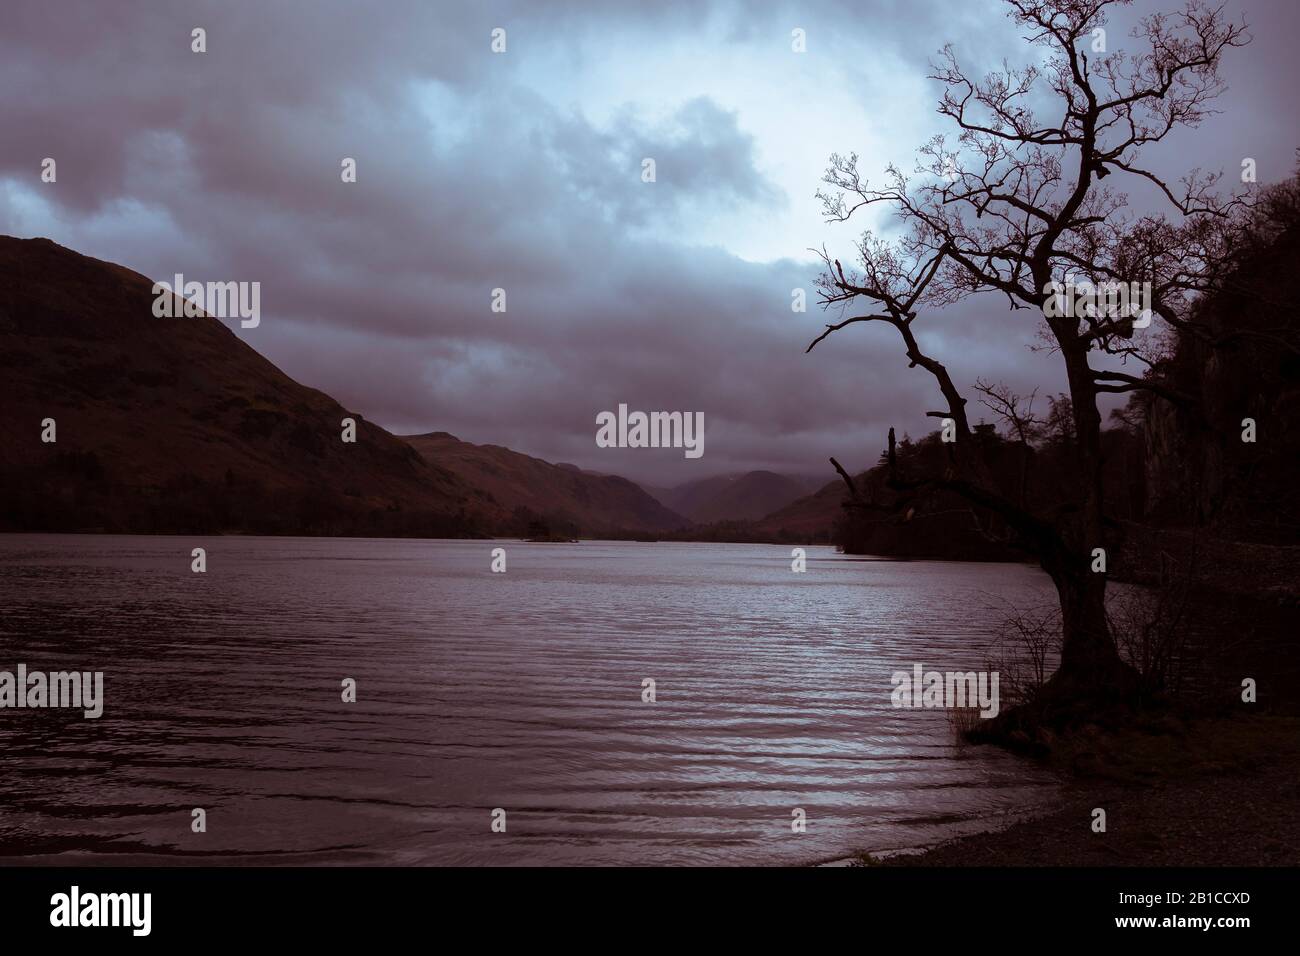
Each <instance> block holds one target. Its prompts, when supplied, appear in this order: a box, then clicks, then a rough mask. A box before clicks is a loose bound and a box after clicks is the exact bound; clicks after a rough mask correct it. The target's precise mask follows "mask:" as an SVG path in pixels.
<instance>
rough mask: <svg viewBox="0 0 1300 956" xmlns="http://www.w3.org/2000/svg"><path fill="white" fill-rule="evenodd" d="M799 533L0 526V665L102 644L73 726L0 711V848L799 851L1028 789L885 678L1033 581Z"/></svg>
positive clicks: (994, 809)
mask: <svg viewBox="0 0 1300 956" xmlns="http://www.w3.org/2000/svg"><path fill="white" fill-rule="evenodd" d="M199 546H202V547H205V548H206V549H207V573H206V574H194V573H192V572H191V571H190V560H191V559H190V549H191V548H194V547H199ZM497 546H502V547H505V548H506V550H507V553H508V562H509V563H508V568H509V570H508V572H507V573H505V574H493V573H491V572H490V570H489V564H490V551H491V549H492V548H493V547H497ZM808 557H809V561H808V571H807V573H805V574H795V573H792V572H791V570H790V549H789V548H781V547H775V546H766V545H714V544H634V543H597V542H584V543H581V544H524V543H519V542H482V541H397V540H356V539H305V538H188V537H186V538H168V537H120V536H103V537H97V536H72V535H8V536H0V670H10V671H12V670H13V669H14V668H15V667H16V665H17V664H19V663H25V664H27V665H28V667H29V668H32V669H43V670H62V669H80V670H102V671H104V672H105V697H106V702H105V709H104V716H103V717H102V718H101V719H99V720H97V721H96V720H85V719H82V717H81V716H80V712H79V711H75V712H70V711H50V710H46V711H34V710H11V709H5V710H0V753H3V755H4V763H3V768H4V769H3V772H0V856H3V857H5V858H6V859H7V860H8V861H9V862H11V863H12V862H18V861H19V859H22V860H39V861H41V862H64V863H83V862H94V861H103V862H113V863H131V862H169V863H176V862H185V861H186V860H190V861H193V862H197V863H214V862H256V863H274V862H286V863H300V864H301V863H353V862H355V863H392V864H429V863H444V864H463V863H486V864H504V863H536V864H554V863H583V864H610V863H644V864H665V863H688V864H690V863H756V864H763V863H808V862H816V861H821V860H828V859H833V858H836V857H842V856H844V855H846V854H848V853H850V852H852V851H855V850H870V851H880V850H886V849H891V848H898V847H907V846H915V845H918V844H921V843H928V842H932V841H934V840H936V839H939V838H941V837H944V836H947V835H950V834H953V833H957V832H965V831H967V830H971V829H979V828H982V827H985V826H987V825H988V824H989V821H990V819H991V818H995V817H1001V816H1005V815H1006V814H1008V813H1014V812H1017V811H1020V810H1023V809H1025V808H1028V807H1033V806H1036V805H1040V804H1041V803H1043V802H1044V801H1045V800H1048V799H1050V797H1051V796H1052V794H1054V792H1055V787H1054V783H1053V781H1052V778H1050V776H1048V775H1047V774H1046V773H1045V772H1043V771H1041V770H1039V769H1037V768H1035V767H1034V766H1033V765H1032V764H1028V763H1025V762H1023V761H1021V760H1020V759H1018V758H1015V757H1012V756H1009V755H1007V754H1005V753H1002V752H999V751H994V750H991V749H990V748H985V747H978V748H975V747H965V748H958V747H956V746H954V744H953V736H952V733H951V731H950V730H949V724H948V720H947V718H946V716H945V715H944V714H943V713H942V712H938V711H921V710H894V709H892V708H891V707H890V703H889V692H890V690H891V685H890V675H891V674H892V673H893V671H895V670H897V669H906V668H910V667H911V665H912V663H914V662H920V663H922V664H924V665H925V666H926V667H927V668H929V667H931V666H933V667H935V668H957V667H960V668H961V669H963V670H967V669H979V668H981V667H982V666H983V664H984V662H985V657H986V655H985V650H984V648H985V646H986V645H987V643H988V641H989V640H990V638H991V637H992V635H993V634H994V631H995V628H996V624H997V622H998V621H999V620H1001V617H1002V616H1004V615H1003V614H1002V611H1001V607H1002V605H1003V603H1004V602H1005V601H1008V600H1010V601H1013V602H1023V603H1039V602H1041V601H1042V600H1043V599H1044V597H1045V595H1047V593H1048V586H1047V583H1046V579H1045V578H1044V577H1043V576H1042V575H1041V574H1039V573H1038V572H1036V571H1033V570H1031V569H1029V568H1025V567H1019V566H1008V565H973V564H945V563H938V562H909V563H895V562H883V561H862V560H853V559H850V558H845V557H843V556H840V555H836V554H835V553H834V552H833V551H832V550H831V549H829V548H810V549H808ZM345 677H352V678H355V680H356V681H357V689H358V701H357V702H356V703H355V704H347V703H343V702H342V700H341V690H340V681H341V680H342V679H343V678H345ZM645 678H652V679H653V680H654V681H655V684H656V691H657V697H658V700H657V702H655V703H653V704H650V703H643V702H642V700H641V695H642V681H643V679H645ZM195 807H202V808H204V809H206V811H207V828H208V829H207V832H206V833H202V834H196V833H192V832H191V829H190V820H191V816H190V814H191V810H192V808H195ZM497 807H500V808H504V809H505V810H506V812H507V817H506V819H507V829H506V832H505V833H493V832H492V831H491V828H490V824H491V812H492V810H493V809H494V808H497ZM796 807H799V808H803V809H804V810H805V811H806V813H807V819H808V827H807V832H806V833H803V834H795V833H792V832H791V826H790V822H791V811H792V810H793V809H794V808H796Z"/></svg>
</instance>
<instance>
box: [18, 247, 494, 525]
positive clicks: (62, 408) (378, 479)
mask: <svg viewBox="0 0 1300 956" xmlns="http://www.w3.org/2000/svg"><path fill="white" fill-rule="evenodd" d="M152 285H153V282H152V280H150V279H148V278H146V277H145V276H142V275H139V274H138V273H135V272H132V271H130V270H129V269H125V268H123V267H121V266H118V265H113V264H112V263H108V262H102V261H100V260H98V259H92V258H89V257H88V256H83V255H80V254H78V253H76V252H73V251H72V250H70V249H65V248H63V247H62V246H59V245H57V244H55V243H53V242H51V241H49V240H48V239H14V238H11V237H7V236H0V528H2V529H8V530H83V529H85V530H106V531H132V532H218V531H244V532H255V533H270V534H275V533H292V534H376V535H466V534H476V533H481V532H483V531H485V530H488V529H489V528H491V527H492V526H493V525H495V524H496V523H498V522H500V521H502V520H503V519H504V518H505V511H504V510H503V509H502V508H501V506H500V505H499V504H497V503H496V502H495V501H493V500H492V498H491V497H490V496H488V495H486V494H484V493H483V492H482V491H481V490H479V489H475V488H473V487H471V486H470V485H467V484H466V483H465V482H463V481H462V480H461V479H459V478H457V477H456V476H455V475H454V474H452V473H451V472H450V471H448V470H447V469H445V468H443V467H441V466H440V465H438V464H436V463H431V462H429V461H427V460H426V459H425V458H423V457H421V456H420V455H419V454H418V453H417V452H416V451H415V450H414V449H412V448H411V447H410V445H408V444H406V443H405V442H403V441H401V440H399V439H397V438H395V437H393V436H392V435H390V434H389V433H388V432H386V431H385V430H384V429H382V428H380V427H378V426H377V425H374V424H371V423H370V422H367V421H365V420H364V419H363V418H362V417H361V415H359V414H358V413H356V412H354V411H350V410H348V409H346V408H344V407H343V406H341V405H339V404H338V403H337V402H336V401H334V400H333V399H332V398H330V397H329V396H328V395H325V394H323V393H321V392H318V391H316V390H315V389H311V388H307V387H305V386H303V385H299V384H298V383H297V382H295V381H293V380H292V379H291V378H289V377H288V376H287V375H285V374H284V373H283V372H281V371H280V370H279V369H278V368H276V367H275V366H274V365H272V364H271V363H270V362H269V361H267V360H266V359H265V358H263V357H262V356H261V355H259V354H258V353H257V352H256V351H254V350H253V349H252V348H250V347H249V346H248V345H246V344H245V343H244V342H243V341H241V340H240V338H239V337H238V336H237V335H236V334H235V333H234V332H232V331H231V330H230V329H228V328H227V327H226V326H225V325H223V324H222V323H221V322H220V321H219V320H217V319H215V318H210V317H207V316H201V317H195V318H157V317H155V316H154V314H153V300H154V296H153V293H152ZM345 417H349V418H353V419H355V421H356V441H355V443H345V442H344V441H343V440H342V424H341V423H342V420H343V419H344V418H345ZM45 419H53V420H54V428H55V432H54V436H55V438H56V441H55V442H52V443H47V442H43V441H42V431H43V425H42V422H43V421H44V420H45Z"/></svg>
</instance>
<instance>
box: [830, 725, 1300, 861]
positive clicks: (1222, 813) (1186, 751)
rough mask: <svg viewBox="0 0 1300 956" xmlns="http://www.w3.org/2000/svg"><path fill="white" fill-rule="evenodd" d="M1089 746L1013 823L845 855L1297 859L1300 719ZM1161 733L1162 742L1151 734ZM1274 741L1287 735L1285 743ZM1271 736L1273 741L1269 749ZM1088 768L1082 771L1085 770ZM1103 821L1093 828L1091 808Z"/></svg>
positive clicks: (1006, 858) (1299, 854)
mask: <svg viewBox="0 0 1300 956" xmlns="http://www.w3.org/2000/svg"><path fill="white" fill-rule="evenodd" d="M1135 743H1138V739H1137V737H1136V735H1124V736H1122V737H1117V738H1114V739H1113V740H1111V741H1108V742H1107V745H1106V748H1105V750H1104V751H1103V752H1102V753H1100V754H1098V753H1097V752H1091V753H1089V754H1088V757H1089V758H1090V759H1089V760H1087V761H1084V762H1083V763H1084V764H1085V766H1084V767H1080V766H1078V763H1079V756H1080V755H1078V754H1074V755H1073V756H1074V758H1075V761H1076V767H1075V771H1076V774H1075V778H1074V779H1072V780H1068V781H1067V783H1066V788H1067V789H1066V793H1065V794H1064V796H1063V800H1062V802H1061V803H1060V804H1058V805H1056V806H1055V807H1052V808H1050V809H1047V810H1045V811H1044V812H1042V813H1038V814H1031V815H1030V816H1028V817H1026V818H1022V819H1020V820H1018V821H1015V822H1012V823H1011V824H1010V825H1009V826H1007V827H1004V828H1000V829H996V830H989V831H985V832H983V833H977V834H971V835H967V836H961V837H956V838H953V839H950V840H946V841H943V842H941V843H938V844H935V845H933V846H930V847H922V848H917V849H918V850H919V852H911V851H901V852H891V853H889V854H888V855H881V856H873V855H871V854H865V855H859V856H855V857H850V858H847V859H845V860H844V861H836V862H837V864H838V865H850V866H934V867H963V866H984V867H989V866H1013V867H1041V866H1065V867H1082V866H1094V867H1095V866H1148V867H1149V866H1169V867H1175V866H1296V865H1300V814H1297V813H1296V808H1297V806H1300V719H1298V718H1295V717H1272V716H1260V717H1246V718H1237V719H1231V720H1215V721H1207V722H1205V723H1203V724H1200V725H1198V726H1196V727H1195V728H1194V729H1191V730H1189V731H1188V732H1187V733H1185V734H1180V733H1178V732H1177V731H1174V732H1173V733H1171V734H1170V735H1168V736H1166V737H1163V738H1157V739H1156V740H1154V741H1152V740H1148V741H1146V743H1147V744H1148V746H1138V747H1134V748H1133V749H1131V750H1130V749H1129V748H1130V747H1131V746H1132V745H1133V744H1135ZM1152 743H1154V744H1155V746H1154V747H1153V746H1149V745H1150V744H1152ZM1279 745H1281V747H1280V748H1279ZM1269 748H1272V752H1271V753H1270V752H1269ZM1080 770H1082V771H1083V773H1082V774H1080V773H1079V771H1080ZM1096 809H1102V810H1104V811H1105V814H1106V817H1105V824H1106V830H1105V832H1094V830H1093V820H1094V811H1095V810H1096Z"/></svg>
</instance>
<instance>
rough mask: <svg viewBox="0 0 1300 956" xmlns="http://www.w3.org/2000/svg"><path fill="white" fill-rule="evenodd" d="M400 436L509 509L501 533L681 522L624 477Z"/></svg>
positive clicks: (447, 439) (441, 438)
mask: <svg viewBox="0 0 1300 956" xmlns="http://www.w3.org/2000/svg"><path fill="white" fill-rule="evenodd" d="M405 440H406V441H407V442H409V443H410V444H411V446H412V447H413V448H415V450H416V451H418V452H419V453H420V454H421V455H423V456H424V457H425V458H426V459H428V460H429V461H436V462H437V463H438V464H439V465H441V466H442V467H444V468H446V469H448V470H449V471H451V472H452V473H453V474H455V475H456V476H458V477H459V478H460V479H461V480H462V481H464V482H465V483H467V484H469V485H471V486H472V487H474V488H478V489H480V490H482V491H484V492H486V493H487V494H490V495H491V496H492V497H493V498H494V499H496V500H497V501H498V502H500V503H501V504H502V506H503V507H505V508H506V509H507V510H509V511H510V512H511V520H510V521H509V522H508V524H507V526H505V527H503V528H502V532H503V533H510V534H527V533H529V526H530V525H532V524H533V523H534V522H537V523H539V524H542V525H545V526H546V527H547V528H548V529H549V530H550V531H551V532H552V533H562V534H572V535H576V534H601V533H609V532H613V531H644V532H653V531H667V530H670V529H672V528H677V527H680V526H682V525H684V524H686V523H687V521H686V519H685V518H683V517H682V516H681V515H679V514H675V513H674V512H672V511H670V510H669V509H667V508H665V507H664V506H663V505H661V504H660V503H659V502H658V501H656V500H655V499H654V498H652V497H651V496H650V495H649V494H647V493H646V492H645V491H643V490H642V489H641V488H640V487H639V486H637V485H636V484H633V483H632V482H630V481H628V480H627V479H626V478H619V477H616V476H614V475H597V474H594V473H591V472H586V471H581V470H579V469H577V468H575V467H574V466H573V465H564V464H561V465H553V464H551V463H550V462H547V461H543V460H542V459H540V458H533V457H531V456H529V455H524V454H521V453H520V452H517V451H511V450H510V449H509V448H503V447H501V446H499V445H473V444H470V443H469V442H464V441H461V440H460V439H458V438H456V437H455V436H454V435H449V434H447V433H446V432H432V433H430V434H427V435H409V436H406V438H405Z"/></svg>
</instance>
